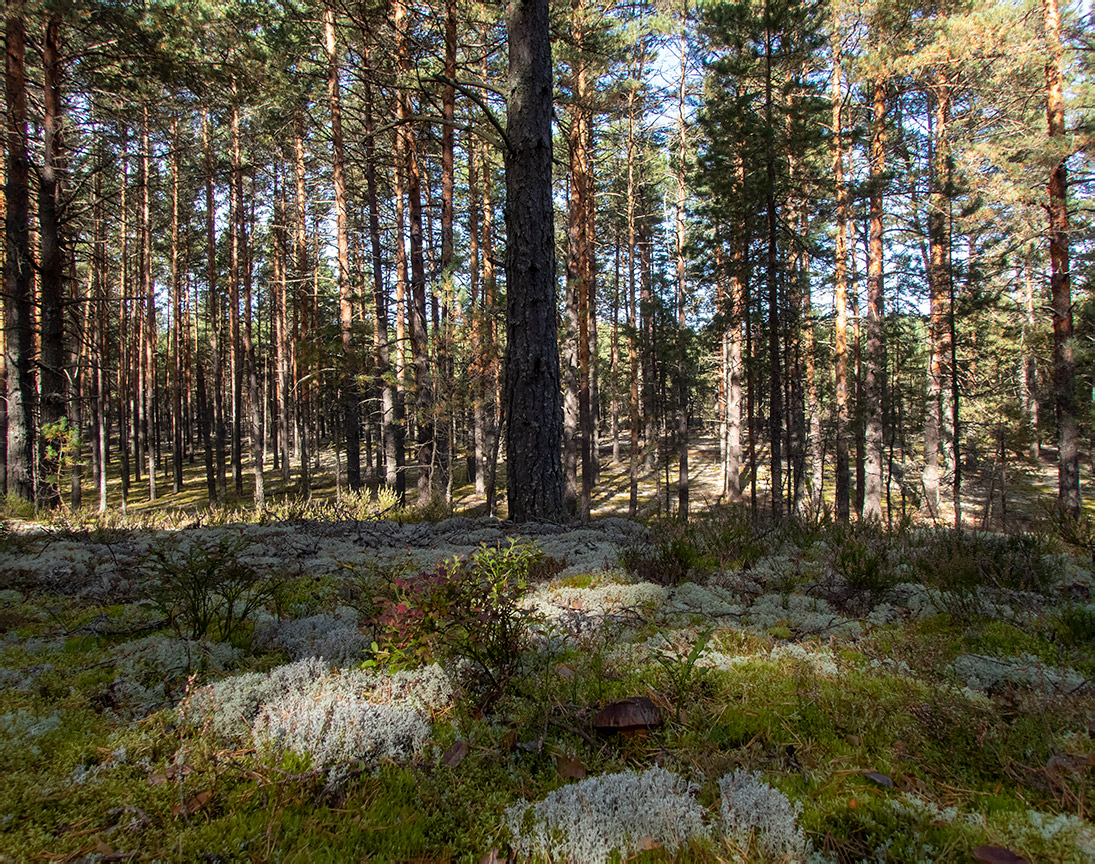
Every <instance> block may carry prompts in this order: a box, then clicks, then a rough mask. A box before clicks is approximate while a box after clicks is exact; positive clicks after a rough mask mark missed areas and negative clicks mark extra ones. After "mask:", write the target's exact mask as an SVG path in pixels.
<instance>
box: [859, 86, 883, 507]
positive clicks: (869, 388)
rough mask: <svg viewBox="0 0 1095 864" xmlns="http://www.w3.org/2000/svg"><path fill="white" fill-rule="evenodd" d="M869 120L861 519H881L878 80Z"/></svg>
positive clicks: (880, 133) (880, 116)
mask: <svg viewBox="0 0 1095 864" xmlns="http://www.w3.org/2000/svg"><path fill="white" fill-rule="evenodd" d="M872 103H873V118H872V121H871V143H870V151H871V153H870V155H871V164H870V184H871V185H870V193H869V194H870V223H869V230H870V247H869V252H870V254H869V257H868V262H867V264H868V270H867V321H866V326H865V331H866V332H865V338H866V342H867V344H866V351H865V352H864V354H865V355H866V356H865V359H866V367H867V368H866V374H865V376H864V382H863V397H864V400H865V403H866V405H865V407H866V410H867V411H868V412H870V413H869V414H868V415H867V430H866V468H865V472H866V474H865V481H866V488H865V489H864V496H863V518H864V519H881V518H882V456H883V454H882V437H883V436H882V426H883V414H884V412H883V388H884V387H885V377H886V370H885V368H884V365H885V359H884V351H885V348H884V341H883V339H884V334H883V317H884V315H885V310H884V307H883V286H882V255H883V245H882V217H883V210H882V205H883V194H884V189H883V175H884V172H885V169H886V149H885V148H886V138H885V135H886V85H885V82H884V81H883V79H882V78H878V79H876V80H875V82H874V86H873V89H872Z"/></svg>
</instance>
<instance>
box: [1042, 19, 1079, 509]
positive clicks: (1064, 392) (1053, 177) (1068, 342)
mask: <svg viewBox="0 0 1095 864" xmlns="http://www.w3.org/2000/svg"><path fill="white" fill-rule="evenodd" d="M1042 10H1043V12H1044V15H1045V35H1046V42H1047V44H1048V48H1049V57H1047V58H1046V120H1047V125H1048V128H1049V140H1050V145H1051V146H1054V147H1055V146H1057V142H1056V141H1055V139H1057V138H1062V137H1064V135H1065V102H1064V76H1063V72H1062V70H1063V62H1064V61H1063V59H1062V53H1063V52H1062V49H1061V14H1060V11H1059V10H1058V8H1057V0H1042ZM1068 232H1069V219H1068V175H1067V165H1066V162H1065V158H1064V157H1061V160H1060V161H1059V162H1058V163H1057V164H1056V165H1055V166H1054V167H1053V171H1052V172H1051V173H1050V176H1049V260H1050V281H1049V291H1050V303H1051V305H1052V307H1053V384H1054V391H1055V394H1054V395H1055V397H1056V400H1057V404H1056V410H1057V505H1058V506H1059V507H1060V508H1061V509H1062V510H1064V511H1066V512H1067V513H1070V514H1072V515H1074V516H1078V515H1079V513H1080V431H1079V423H1078V419H1077V407H1076V392H1075V390H1076V382H1075V378H1076V358H1075V354H1074V349H1073V345H1072V277H1071V273H1070V272H1069V248H1068Z"/></svg>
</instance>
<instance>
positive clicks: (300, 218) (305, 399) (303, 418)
mask: <svg viewBox="0 0 1095 864" xmlns="http://www.w3.org/2000/svg"><path fill="white" fill-rule="evenodd" d="M293 154H294V165H293V179H294V181H295V183H296V205H297V206H296V244H295V245H296V250H295V251H296V268H297V279H298V280H299V281H300V283H301V284H300V286H299V287H298V289H297V290H298V292H303V285H304V281H305V280H306V278H307V275H306V274H307V273H308V203H307V198H306V196H305V191H304V110H303V108H301V109H299V110H298V111H297V113H296V118H295V122H294V125H293ZM300 300H301V301H305V297H304V296H303V294H301V296H300ZM296 305H297V306H298V307H300V308H301V309H302V313H303V314H302V317H304V314H306V313H307V307H308V304H307V302H306V301H305V302H298V303H297V304H296ZM304 329H305V327H304V326H303V325H302V326H301V330H302V331H303V330H304ZM296 356H297V355H296V353H295V352H294V357H296ZM303 377H304V376H302V375H301V374H300V366H299V364H298V363H294V371H293V384H294V386H295V388H296V391H297V398H296V402H297V440H298V441H299V442H300V444H299V446H300V497H301V498H303V499H304V500H305V501H307V500H308V499H309V498H311V497H312V465H311V461H310V460H311V445H310V442H309V431H310V426H311V386H310V385H309V384H306V383H305V382H304V381H303V380H302V378H303Z"/></svg>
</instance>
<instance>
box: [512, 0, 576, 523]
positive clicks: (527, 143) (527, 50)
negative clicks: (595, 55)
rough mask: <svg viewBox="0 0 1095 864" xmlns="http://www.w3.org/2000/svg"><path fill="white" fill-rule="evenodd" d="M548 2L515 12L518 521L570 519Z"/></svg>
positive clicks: (518, 6)
mask: <svg viewBox="0 0 1095 864" xmlns="http://www.w3.org/2000/svg"><path fill="white" fill-rule="evenodd" d="M548 11H549V3H548V0H514V2H512V3H511V4H510V6H509V9H508V14H507V21H506V30H507V35H508V39H509V94H508V95H509V98H508V100H507V107H508V112H507V118H506V136H507V139H508V144H509V147H508V149H507V150H506V238H507V243H506V286H507V304H506V324H507V335H508V340H507V347H506V360H505V373H504V380H505V416H506V460H507V464H508V469H509V470H508V482H507V486H508V492H509V516H510V518H511V519H513V520H515V521H518V522H524V521H528V520H530V519H549V520H561V519H563V518H564V516H565V510H564V505H563V473H562V465H561V464H560V461H559V448H560V445H561V443H562V405H561V402H560V390H559V353H558V342H557V317H556V311H555V309H556V307H555V297H556V289H555V236H554V228H553V221H554V214H553V208H552V201H551V161H552V160H551V109H552V85H551V41H550V31H549V23H548Z"/></svg>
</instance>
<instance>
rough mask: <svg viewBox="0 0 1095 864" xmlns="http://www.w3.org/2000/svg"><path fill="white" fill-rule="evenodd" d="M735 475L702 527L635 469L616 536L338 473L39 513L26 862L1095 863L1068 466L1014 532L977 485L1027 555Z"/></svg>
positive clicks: (466, 492)
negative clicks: (398, 499) (217, 503)
mask: <svg viewBox="0 0 1095 864" xmlns="http://www.w3.org/2000/svg"><path fill="white" fill-rule="evenodd" d="M712 455H713V452H712V448H711V446H709V445H708V444H707V443H704V444H702V445H701V446H700V447H697V448H696V449H695V455H694V457H693V460H694V461H693V464H694V466H696V469H697V470H696V471H695V473H694V474H693V485H692V491H693V505H694V513H695V514H696V516H695V518H694V519H693V520H692V521H691V522H690V523H689V524H688V525H687V526H685V525H681V524H679V523H677V522H676V521H675V520H671V519H659V518H657V516H658V510H659V508H658V505H657V503H656V502H658V501H661V502H663V507H664V500H665V499H664V492H665V486H664V483H665V481H664V475H662V479H661V484H662V485H659V479H658V478H657V477H654V476H647V477H645V478H644V485H643V487H642V488H641V490H640V495H641V501H643V502H644V506H643V508H642V509H641V512H640V516H641V517H642V518H641V521H629V520H626V519H622V518H619V516H618V514H619V513H621V512H624V513H626V506H627V499H626V465H624V466H620V467H619V468H616V469H614V468H613V467H612V466H611V465H610V464H608V460H606V464H605V466H604V468H603V470H602V482H601V484H599V486H598V492H597V496H598V497H597V501H596V512H597V514H598V518H596V519H594V521H593V522H592V523H590V524H589V525H585V526H573V527H566V526H558V525H550V524H527V525H520V526H516V525H513V524H510V523H507V522H504V521H499V520H497V519H494V518H491V517H486V516H480V515H471V516H469V515H457V516H451V515H448V514H450V513H451V512H452V511H451V510H449V508H441V507H439V506H434V507H433V508H427V509H426V510H424V511H423V510H411V511H405V512H400V513H399V514H398V515H399V517H400V518H399V519H398V520H395V519H378V518H376V517H377V510H378V508H379V507H380V506H381V505H380V504H378V503H377V502H375V501H372V500H370V499H369V498H368V496H362V497H360V498H357V499H347V498H342V499H339V500H335V496H334V494H333V485H334V484H333V482H332V483H331V484H330V486H331V488H328V487H327V485H326V484H325V483H324V482H322V478H321V481H320V482H319V483H318V484H317V486H318V487H319V488H318V494H317V496H316V498H317V500H316V501H315V502H314V503H312V504H309V505H305V504H301V503H300V502H293V501H289V500H286V501H280V502H279V501H274V503H273V504H272V506H271V508H270V510H269V511H268V512H267V513H265V514H264V515H263V516H261V517H257V516H256V515H255V514H254V513H253V512H251V511H250V510H249V509H238V510H230V509H223V508H222V509H219V510H216V511H208V512H203V511H200V510H199V509H198V508H199V507H200V505H201V503H202V501H201V499H202V497H203V494H202V493H203V492H204V485H203V483H202V478H201V477H200V476H199V475H198V473H197V471H198V470H199V469H200V466H196V467H195V468H194V469H190V471H189V473H188V476H187V488H186V489H185V491H184V492H183V493H180V494H179V495H178V496H176V495H174V493H171V494H169V495H165V496H164V497H163V498H162V499H161V500H160V501H158V502H156V503H157V506H155V507H152V506H149V505H147V504H141V503H139V502H137V501H136V500H132V501H131V506H130V508H129V513H128V514H127V515H126V516H125V517H124V518H122V517H120V516H118V515H117V514H116V513H115V514H113V515H110V516H107V517H101V518H97V517H93V516H89V515H86V514H77V515H72V514H69V515H68V516H66V517H65V518H63V519H61V518H58V519H54V520H52V521H51V522H48V523H35V522H32V521H26V520H18V519H9V520H8V521H7V522H6V523H4V527H3V529H2V530H0V771H2V772H3V777H4V782H3V783H2V784H0V861H4V862H7V861H11V862H15V861H30V860H46V861H57V862H60V861H67V862H71V861H87V862H91V861H120V860H133V861H144V860H148V861H152V860H159V861H179V862H191V861H352V860H366V859H369V860H378V861H447V860H454V861H472V862H476V861H494V862H501V861H505V860H507V859H509V860H526V859H531V860H538V861H544V860H550V861H560V862H561V861H574V862H599V861H608V860H628V861H669V860H677V861H723V862H741V861H811V862H853V861H855V862H858V861H902V862H926V861H955V862H966V861H971V860H981V861H1022V860H1025V861H1029V862H1046V864H1049V862H1091V861H1095V826H1093V824H1092V822H1091V821H1090V814H1091V812H1092V808H1093V807H1095V740H1093V739H1092V730H1093V728H1095V687H1093V686H1092V678H1093V677H1095V602H1093V601H1095V572H1093V568H1092V543H1091V541H1092V537H1091V530H1090V525H1091V523H1090V521H1088V520H1081V521H1079V522H1074V523H1070V522H1064V521H1061V520H1056V521H1054V520H1051V519H1049V518H1048V516H1046V515H1043V513H1047V514H1048V512H1049V511H1043V510H1042V509H1040V508H1041V507H1042V506H1043V505H1042V504H1041V501H1042V500H1043V499H1046V500H1052V489H1053V486H1054V479H1055V477H1054V473H1053V470H1052V467H1051V466H1050V465H1049V464H1048V462H1047V463H1045V464H1044V465H1041V466H1033V465H1028V466H1025V468H1024V470H1023V471H1018V470H1017V471H1015V472H1014V474H1015V476H1014V477H1012V476H1009V477H1008V482H1007V500H1008V505H1007V508H1006V509H1007V512H1006V514H1005V513H1004V512H1003V511H1004V507H1003V505H1002V504H1001V503H1000V497H999V490H1000V475H999V472H997V473H996V474H995V478H996V479H995V480H993V474H992V471H991V464H990V466H988V467H983V469H982V471H981V472H979V473H978V472H975V471H972V470H970V471H968V472H967V478H968V482H967V484H966V488H967V490H968V492H969V496H970V497H969V498H968V499H967V500H964V501H963V509H964V510H965V512H966V514H967V519H968V521H967V527H969V528H971V529H972V528H976V527H979V523H980V520H981V519H982V518H984V515H985V509H986V504H985V502H986V501H987V500H988V497H989V496H988V491H989V490H990V488H991V489H992V490H993V493H994V499H993V500H994V501H995V502H996V503H995V504H994V511H995V512H993V513H990V514H989V518H988V520H987V522H988V524H989V525H990V526H991V527H993V528H999V527H1000V526H1001V525H1002V524H1003V525H1005V527H1006V528H1007V529H1008V530H1006V531H999V530H997V531H992V532H986V531H981V530H967V531H964V532H962V533H960V534H958V533H955V532H953V531H950V530H947V529H945V528H942V527H939V528H936V527H933V526H931V525H929V524H926V523H925V522H924V520H917V523H918V524H912V525H910V524H902V523H903V520H901V519H900V518H899V515H900V510H899V507H900V501H899V500H898V498H896V497H895V499H894V510H895V513H894V519H893V526H892V527H891V526H888V525H886V524H866V523H865V524H853V525H852V526H842V525H833V524H831V523H830V522H828V521H827V520H825V519H816V518H812V519H805V518H800V519H785V520H784V521H782V522H780V523H773V522H770V521H767V520H765V519H764V518H763V516H761V517H758V518H752V516H751V514H750V510H749V508H748V506H747V505H741V504H737V505H729V504H725V503H720V502H719V501H718V491H719V489H718V487H719V477H718V476H717V472H716V471H714V470H713V469H712V468H711V467H710V466H711V465H714V463H715V460H714V459H712V458H711V457H712ZM673 467H674V468H675V466H673ZM161 477H162V475H161ZM268 477H269V478H270V482H269V491H270V492H271V494H272V496H274V497H276V494H277V491H278V489H277V486H278V483H279V482H280V481H278V480H276V479H274V477H273V474H272V472H271V473H270V474H269V475H268ZM249 479H250V478H247V477H245V480H249ZM760 480H761V481H762V482H763V476H762V477H761V478H760ZM162 487H163V484H162V480H161V488H162ZM762 488H763V486H762ZM621 490H622V492H621ZM112 491H114V490H112ZM670 493H671V501H670V504H671V505H672V503H673V501H672V498H673V497H674V496H675V490H674V489H672V488H671V490H670ZM621 496H622V497H621ZM135 497H136V496H135V495H134V496H133V498H134V499H135ZM910 497H911V496H910ZM475 503H476V502H475V501H474V500H473V499H472V493H471V490H470V489H468V488H465V487H463V486H461V485H457V486H456V489H455V494H454V507H453V510H456V511H458V512H463V513H467V512H471V513H473V514H474V509H473V506H469V505H474V504H475ZM760 509H761V510H762V511H763V509H764V508H763V507H762V508H760ZM906 512H907V513H908V512H911V506H910V502H909V501H907V502H906ZM608 514H613V515H608ZM389 515H391V514H389ZM428 517H446V518H428ZM1023 529H1033V530H1023ZM626 700H630V701H626ZM628 711H632V712H634V711H638V712H640V713H641V715H642V716H641V717H640V718H639V719H638V720H635V719H632V720H628V719H627V718H626V716H625V715H626V714H627V712H628ZM620 727H626V728H620ZM1008 855H1011V856H1012V857H1008Z"/></svg>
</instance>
